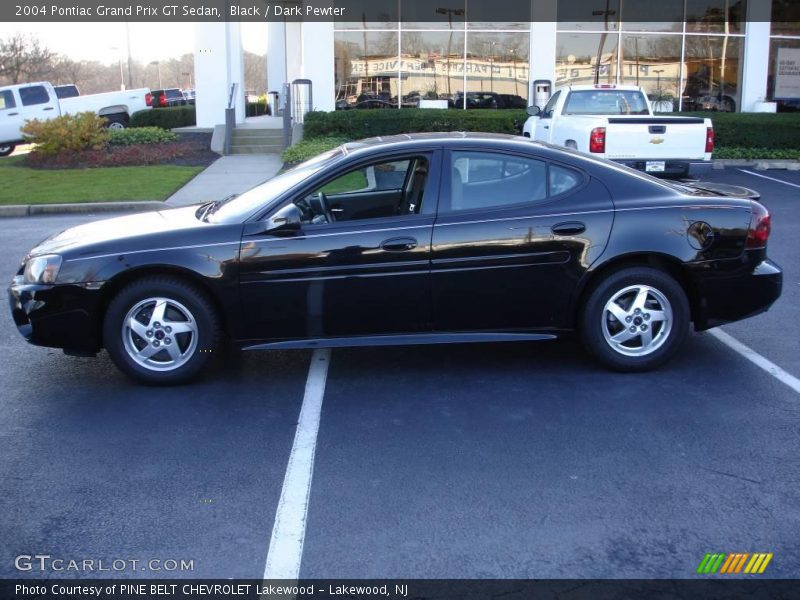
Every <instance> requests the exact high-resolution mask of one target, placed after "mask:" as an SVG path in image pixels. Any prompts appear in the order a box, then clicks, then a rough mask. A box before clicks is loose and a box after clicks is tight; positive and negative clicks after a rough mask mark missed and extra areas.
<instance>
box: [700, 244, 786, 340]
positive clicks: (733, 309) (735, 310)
mask: <svg viewBox="0 0 800 600" xmlns="http://www.w3.org/2000/svg"><path fill="white" fill-rule="evenodd" d="M698 275H699V276H698V278H697V281H698V288H699V289H698V291H699V296H700V298H701V301H700V306H699V307H698V308H699V314H697V315H695V328H696V329H697V330H698V331H702V330H704V329H710V328H711V327H716V326H717V325H723V324H725V323H730V322H731V321H739V320H741V319H746V318H748V317H752V316H754V315H757V314H760V313H763V312H766V311H767V310H768V309H769V307H770V306H772V304H773V303H774V302H775V301H776V300H777V299H778V298H779V297H780V295H781V290H782V288H783V271H782V270H781V268H780V267H779V266H778V265H776V264H775V263H774V262H772V261H771V260H769V259H766V258H765V259H764V260H762V261H761V262H759V263H758V264H757V265H756V266H755V267H754V268H751V269H747V270H737V271H733V272H722V273H714V272H712V273H704V274H702V275H700V274H698Z"/></svg>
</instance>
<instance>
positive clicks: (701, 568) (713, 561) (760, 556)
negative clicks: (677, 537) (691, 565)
mask: <svg viewBox="0 0 800 600" xmlns="http://www.w3.org/2000/svg"><path fill="white" fill-rule="evenodd" d="M772 556H773V555H772V552H757V553H754V554H750V553H749V552H731V553H729V554H725V553H713V554H712V553H708V554H706V555H705V556H704V557H703V560H701V561H700V564H699V565H698V567H697V573H699V574H706V575H711V574H714V573H716V572H717V571H719V573H720V574H723V573H724V574H728V575H731V574H736V573H742V572H744V573H747V574H761V573H763V572H764V570H765V569H766V568H767V565H768V564H769V562H770V561H771V560H772ZM745 565H747V566H745ZM720 567H721V568H720ZM743 569H744V571H743Z"/></svg>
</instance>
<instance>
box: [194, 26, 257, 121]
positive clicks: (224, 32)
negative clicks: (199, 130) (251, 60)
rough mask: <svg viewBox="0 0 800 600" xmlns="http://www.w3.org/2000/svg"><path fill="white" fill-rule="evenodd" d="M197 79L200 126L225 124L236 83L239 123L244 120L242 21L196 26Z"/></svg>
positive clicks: (235, 100)
mask: <svg viewBox="0 0 800 600" xmlns="http://www.w3.org/2000/svg"><path fill="white" fill-rule="evenodd" d="M194 80H195V90H196V91H197V99H196V100H195V103H196V109H197V126H198V127H214V126H216V125H222V124H224V123H225V109H226V108H228V97H229V95H230V90H231V85H233V84H236V95H235V98H234V102H233V106H234V108H235V109H236V122H237V123H241V122H242V121H244V117H245V106H244V92H245V90H244V59H243V56H242V38H241V27H240V24H239V23H238V22H228V23H204V22H203V23H197V24H195V48H194Z"/></svg>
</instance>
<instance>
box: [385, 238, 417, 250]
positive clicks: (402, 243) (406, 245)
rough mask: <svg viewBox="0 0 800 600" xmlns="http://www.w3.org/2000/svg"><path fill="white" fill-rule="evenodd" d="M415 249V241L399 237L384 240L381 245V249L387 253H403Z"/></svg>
mask: <svg viewBox="0 0 800 600" xmlns="http://www.w3.org/2000/svg"><path fill="white" fill-rule="evenodd" d="M416 247H417V240H415V239H414V238H410V237H399V238H392V239H390V240H386V241H384V242H383V243H382V244H381V248H383V249H384V250H386V251H387V252H405V251H406V250H413V249H414V248H416Z"/></svg>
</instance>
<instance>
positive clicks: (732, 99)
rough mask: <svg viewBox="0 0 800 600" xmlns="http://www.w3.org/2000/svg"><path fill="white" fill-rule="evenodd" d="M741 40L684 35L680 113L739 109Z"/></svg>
mask: <svg viewBox="0 0 800 600" xmlns="http://www.w3.org/2000/svg"><path fill="white" fill-rule="evenodd" d="M741 41H742V38H738V37H730V36H704V35H690V36H686V50H685V55H684V74H683V89H682V91H681V93H682V96H683V103H682V104H683V107H682V108H683V110H712V111H714V110H718V111H725V112H731V111H735V110H738V109H739V98H740V94H741V87H740V85H739V82H740V81H741V65H742V61H741V53H742V43H741Z"/></svg>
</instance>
